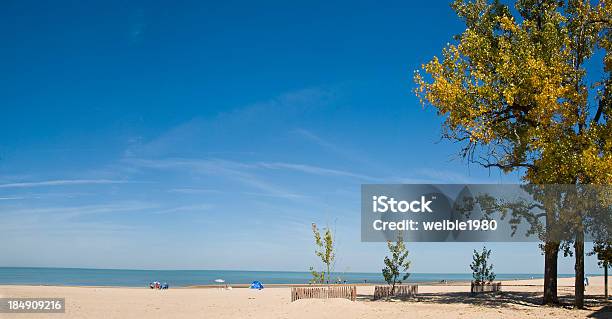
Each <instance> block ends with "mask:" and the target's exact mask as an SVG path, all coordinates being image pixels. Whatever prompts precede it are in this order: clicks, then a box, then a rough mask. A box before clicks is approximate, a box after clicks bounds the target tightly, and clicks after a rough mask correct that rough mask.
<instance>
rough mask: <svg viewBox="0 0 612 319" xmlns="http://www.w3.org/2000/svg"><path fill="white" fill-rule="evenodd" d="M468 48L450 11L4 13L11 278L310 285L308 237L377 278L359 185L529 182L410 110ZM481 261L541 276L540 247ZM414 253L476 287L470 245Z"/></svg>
mask: <svg viewBox="0 0 612 319" xmlns="http://www.w3.org/2000/svg"><path fill="white" fill-rule="evenodd" d="M461 30H462V25H461V24H460V23H459V21H458V19H456V17H455V15H454V13H453V12H452V11H451V9H450V7H449V5H448V3H447V2H446V1H428V2H425V3H420V4H416V3H409V2H406V1H400V2H388V3H385V5H380V4H377V3H376V2H374V1H372V2H353V1H351V2H334V3H329V2H314V1H308V2H297V1H290V2H287V1H282V2H281V1H279V2H265V3H242V2H231V1H223V2H222V3H206V2H201V1H194V2H181V3H178V4H177V3H171V2H161V1H159V2H158V1H155V2H153V1H149V2H144V1H143V2H131V3H129V4H126V3H124V2H104V3H101V2H89V1H83V2H76V3H68V2H66V3H62V2H53V3H51V2H49V3H28V2H26V1H11V2H9V3H6V4H5V5H4V6H3V10H2V12H0V35H1V37H2V39H3V41H2V43H3V45H2V46H3V47H2V50H0V72H1V73H2V74H3V75H4V76H2V77H0V100H1V101H2V102H1V103H2V110H3V112H2V113H3V116H2V117H1V118H0V121H1V125H0V218H1V219H2V223H0V241H1V242H2V243H3V244H2V245H0V255H1V256H3V257H2V258H1V259H0V266H63V267H109V268H161V269H246V270H299V271H302V270H307V269H308V267H309V266H310V265H314V264H316V260H315V258H314V254H313V243H312V238H311V233H310V224H311V223H312V222H316V223H318V224H321V225H326V224H328V225H335V228H336V237H337V240H338V253H337V256H338V259H337V264H336V269H337V270H339V271H379V270H380V269H381V267H382V258H383V256H384V254H385V250H386V247H385V244H380V243H361V242H360V236H359V229H360V228H359V221H360V219H359V214H360V212H359V203H360V201H359V195H360V194H359V189H360V185H361V184H362V183H372V182H375V183H402V182H405V183H467V182H472V183H480V182H489V183H509V182H516V181H517V180H518V176H517V175H516V174H514V175H509V176H504V175H501V174H500V173H499V172H496V171H488V170H485V169H482V168H480V167H478V166H475V165H471V166H468V165H467V164H466V163H465V162H462V161H460V160H458V159H457V158H456V153H457V150H458V148H457V146H456V145H454V144H452V143H449V142H445V141H440V139H439V136H440V119H439V118H438V117H437V116H436V115H435V113H434V112H432V111H431V110H423V109H422V107H421V106H420V105H419V104H418V101H417V99H416V98H415V97H414V95H413V94H412V92H411V90H412V88H413V82H412V75H413V71H414V70H415V69H417V68H418V67H419V66H420V65H421V64H422V63H423V62H426V61H427V60H428V59H430V58H431V57H432V56H433V55H435V54H439V53H440V51H441V48H442V47H443V46H444V45H445V44H446V43H447V42H448V41H451V40H452V36H453V35H454V34H456V33H459V32H461ZM489 246H490V247H492V248H493V249H494V253H493V262H494V263H495V264H496V269H497V272H500V273H502V272H506V273H510V272H515V273H516V272H522V273H541V272H542V271H543V270H542V269H543V258H542V257H541V256H540V252H539V250H538V248H537V245H536V244H507V243H506V244H491V245H489ZM408 248H409V249H410V250H411V256H412V260H413V262H412V265H413V269H412V270H413V271H414V272H468V271H469V267H468V265H469V262H470V260H471V251H472V249H474V248H478V245H477V244H466V243H451V244H449V243H446V244H436V243H411V244H409V245H408ZM449 261H452V262H449ZM527 261H528V262H527ZM572 263H573V261H572V260H571V259H569V258H563V260H561V264H560V269H559V270H560V272H562V273H571V272H572V269H573V265H572ZM586 268H587V272H599V270H598V269H597V267H596V264H595V261H594V260H593V258H592V257H587V265H586Z"/></svg>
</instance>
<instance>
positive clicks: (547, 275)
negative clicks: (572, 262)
mask: <svg viewBox="0 0 612 319" xmlns="http://www.w3.org/2000/svg"><path fill="white" fill-rule="evenodd" d="M558 257H559V243H558V242H547V243H546V244H545V245H544V300H543V303H544V304H545V305H550V304H557V303H559V298H558V297H557V259H558Z"/></svg>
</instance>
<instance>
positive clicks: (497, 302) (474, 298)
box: [357, 291, 612, 319]
mask: <svg viewBox="0 0 612 319" xmlns="http://www.w3.org/2000/svg"><path fill="white" fill-rule="evenodd" d="M357 300H364V301H366V300H367V301H372V295H357ZM403 300H404V301H408V302H423V303H437V304H468V305H475V306H483V307H490V308H505V307H514V306H523V307H534V308H535V307H542V293H538V292H517V291H502V292H497V293H481V294H471V293H469V292H446V293H419V294H418V295H417V296H416V297H415V298H408V299H403ZM573 303H574V297H573V296H572V295H560V296H559V304H558V306H559V307H564V308H573ZM600 307H602V308H601V309H600V310H598V311H597V312H596V313H595V314H594V315H596V314H599V313H601V314H602V316H600V317H594V318H611V319H612V317H606V316H611V315H612V314H611V313H610V311H612V309H610V306H608V303H607V302H606V301H605V300H604V298H603V296H591V295H590V296H586V297H585V308H586V309H592V310H596V309H597V308H600Z"/></svg>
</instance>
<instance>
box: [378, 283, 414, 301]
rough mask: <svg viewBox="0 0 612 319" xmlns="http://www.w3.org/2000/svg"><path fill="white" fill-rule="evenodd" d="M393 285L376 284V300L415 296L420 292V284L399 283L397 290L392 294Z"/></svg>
mask: <svg viewBox="0 0 612 319" xmlns="http://www.w3.org/2000/svg"><path fill="white" fill-rule="evenodd" d="M391 289H392V287H391V286H376V287H374V300H378V299H384V298H389V297H400V298H406V297H415V296H416V295H417V293H418V292H419V286H418V285H397V286H395V291H394V293H393V294H391Z"/></svg>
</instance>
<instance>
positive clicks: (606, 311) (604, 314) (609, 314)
mask: <svg viewBox="0 0 612 319" xmlns="http://www.w3.org/2000/svg"><path fill="white" fill-rule="evenodd" d="M587 317H588V318H597V319H603V318H612V306H609V305H608V306H604V307H602V308H601V309H599V310H597V311H595V312H594V313H592V314H590V315H588V316H587Z"/></svg>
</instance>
